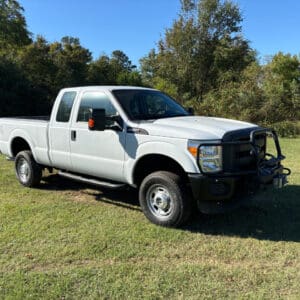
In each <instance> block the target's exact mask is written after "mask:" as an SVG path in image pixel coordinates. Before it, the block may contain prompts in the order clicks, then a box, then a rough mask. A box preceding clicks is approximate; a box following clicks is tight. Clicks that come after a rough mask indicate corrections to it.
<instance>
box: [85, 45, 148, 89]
mask: <svg viewBox="0 0 300 300" xmlns="http://www.w3.org/2000/svg"><path fill="white" fill-rule="evenodd" d="M87 78H88V83H89V84H120V85H138V86H140V85H142V79H141V75H140V73H139V72H138V71H137V70H136V66H134V65H132V63H131V61H130V60H129V58H128V56H127V55H126V54H125V53H124V52H122V51H121V50H115V51H113V52H112V54H111V57H108V56H107V55H101V56H100V57H99V58H98V59H97V60H95V61H93V62H91V63H90V64H89V71H88V77H87Z"/></svg>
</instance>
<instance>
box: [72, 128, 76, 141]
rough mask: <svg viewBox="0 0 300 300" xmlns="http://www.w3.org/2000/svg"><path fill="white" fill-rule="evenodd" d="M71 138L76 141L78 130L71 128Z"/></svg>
mask: <svg viewBox="0 0 300 300" xmlns="http://www.w3.org/2000/svg"><path fill="white" fill-rule="evenodd" d="M71 140H72V141H76V130H71Z"/></svg>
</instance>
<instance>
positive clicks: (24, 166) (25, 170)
mask: <svg viewBox="0 0 300 300" xmlns="http://www.w3.org/2000/svg"><path fill="white" fill-rule="evenodd" d="M18 174H19V177H20V180H21V181H22V182H26V181H27V179H28V176H29V166H28V163H27V161H26V160H25V159H21V160H20V161H19V164H18Z"/></svg>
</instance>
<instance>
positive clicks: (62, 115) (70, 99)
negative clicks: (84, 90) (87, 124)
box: [56, 92, 77, 123]
mask: <svg viewBox="0 0 300 300" xmlns="http://www.w3.org/2000/svg"><path fill="white" fill-rule="evenodd" d="M76 94H77V93H76V92H65V93H64V94H63V96H62V98H61V100H60V103H59V107H58V110H57V114H56V122H63V123H68V122H69V120H70V116H71V111H72V107H73V104H74V100H75V98H76Z"/></svg>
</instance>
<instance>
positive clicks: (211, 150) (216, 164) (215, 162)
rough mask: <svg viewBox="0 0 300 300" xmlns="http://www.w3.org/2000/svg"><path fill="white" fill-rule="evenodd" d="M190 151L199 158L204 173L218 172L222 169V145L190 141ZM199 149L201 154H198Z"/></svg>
mask: <svg viewBox="0 0 300 300" xmlns="http://www.w3.org/2000/svg"><path fill="white" fill-rule="evenodd" d="M188 151H189V152H190V153H191V154H192V155H193V156H194V157H195V158H196V159H197V158H198V163H199V166H200V168H201V170H202V171H203V172H204V173H217V172H220V171H222V164H223V161H222V146H220V145H202V146H200V147H199V141H198V142H197V141H189V143H188ZM198 151H199V154H198Z"/></svg>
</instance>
